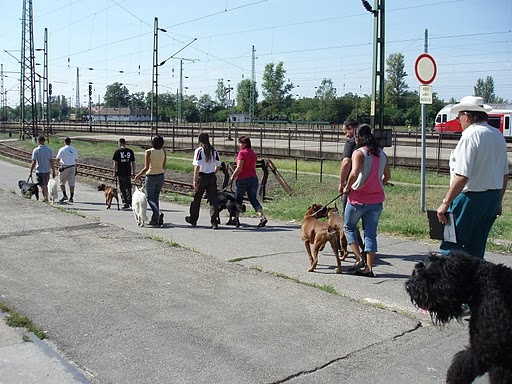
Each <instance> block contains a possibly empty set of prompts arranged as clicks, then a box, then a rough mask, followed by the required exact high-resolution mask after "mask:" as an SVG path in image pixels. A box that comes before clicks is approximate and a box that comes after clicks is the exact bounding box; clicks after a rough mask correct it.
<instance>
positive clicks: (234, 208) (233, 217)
mask: <svg viewBox="0 0 512 384" xmlns="http://www.w3.org/2000/svg"><path fill="white" fill-rule="evenodd" d="M217 204H218V206H219V212H221V211H222V210H224V209H227V210H228V212H229V220H228V221H227V223H226V225H235V226H236V227H237V228H238V227H240V220H239V218H238V216H239V215H240V213H243V212H245V209H246V207H245V204H240V203H238V201H236V200H235V194H234V193H233V192H229V191H223V190H222V191H217ZM217 224H220V217H219V222H218V223H217Z"/></svg>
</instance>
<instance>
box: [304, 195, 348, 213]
mask: <svg viewBox="0 0 512 384" xmlns="http://www.w3.org/2000/svg"><path fill="white" fill-rule="evenodd" d="M341 196H343V193H340V194H339V195H338V196H336V197H335V198H334V199H332V200H331V201H329V202H328V203H327V204H325V205H323V206H322V208H320V209H319V210H318V211H316V212H313V213H312V214H311V215H310V216H316V215H317V214H318V213H319V212H320V211H321V210H323V209H325V208H327V206H328V205H329V204H331V203H332V202H333V201H335V200H336V199H337V198H339V197H341Z"/></svg>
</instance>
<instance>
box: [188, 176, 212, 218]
mask: <svg viewBox="0 0 512 384" xmlns="http://www.w3.org/2000/svg"><path fill="white" fill-rule="evenodd" d="M205 191H206V197H207V199H208V202H209V203H210V223H211V224H216V223H217V220H218V217H219V206H218V204H217V176H215V173H202V172H199V188H198V189H197V191H196V193H195V194H194V201H193V202H192V203H191V204H190V210H189V212H190V221H192V222H193V223H196V222H197V219H198V218H199V209H200V208H201V199H202V198H203V195H204V192H205Z"/></svg>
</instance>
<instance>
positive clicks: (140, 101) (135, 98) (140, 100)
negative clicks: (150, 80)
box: [130, 92, 148, 110]
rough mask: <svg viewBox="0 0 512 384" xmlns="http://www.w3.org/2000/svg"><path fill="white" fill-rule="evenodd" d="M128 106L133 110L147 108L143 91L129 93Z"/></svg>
mask: <svg viewBox="0 0 512 384" xmlns="http://www.w3.org/2000/svg"><path fill="white" fill-rule="evenodd" d="M130 108H131V109H133V110H136V109H147V108H148V105H147V104H146V95H145V93H144V92H136V93H134V94H132V95H130Z"/></svg>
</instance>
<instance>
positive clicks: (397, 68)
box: [384, 53, 409, 109]
mask: <svg viewBox="0 0 512 384" xmlns="http://www.w3.org/2000/svg"><path fill="white" fill-rule="evenodd" d="M386 66H387V67H386V73H387V75H388V77H387V79H386V84H385V92H386V93H385V96H384V97H385V100H386V101H387V102H389V104H390V105H392V106H394V107H396V108H397V109H400V108H401V107H402V106H403V100H402V97H403V96H404V95H405V93H406V91H407V89H408V88H409V86H408V85H407V83H406V82H405V78H406V77H407V72H405V62H404V55H402V54H401V53H392V54H391V55H389V56H388V59H387V60H386Z"/></svg>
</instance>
